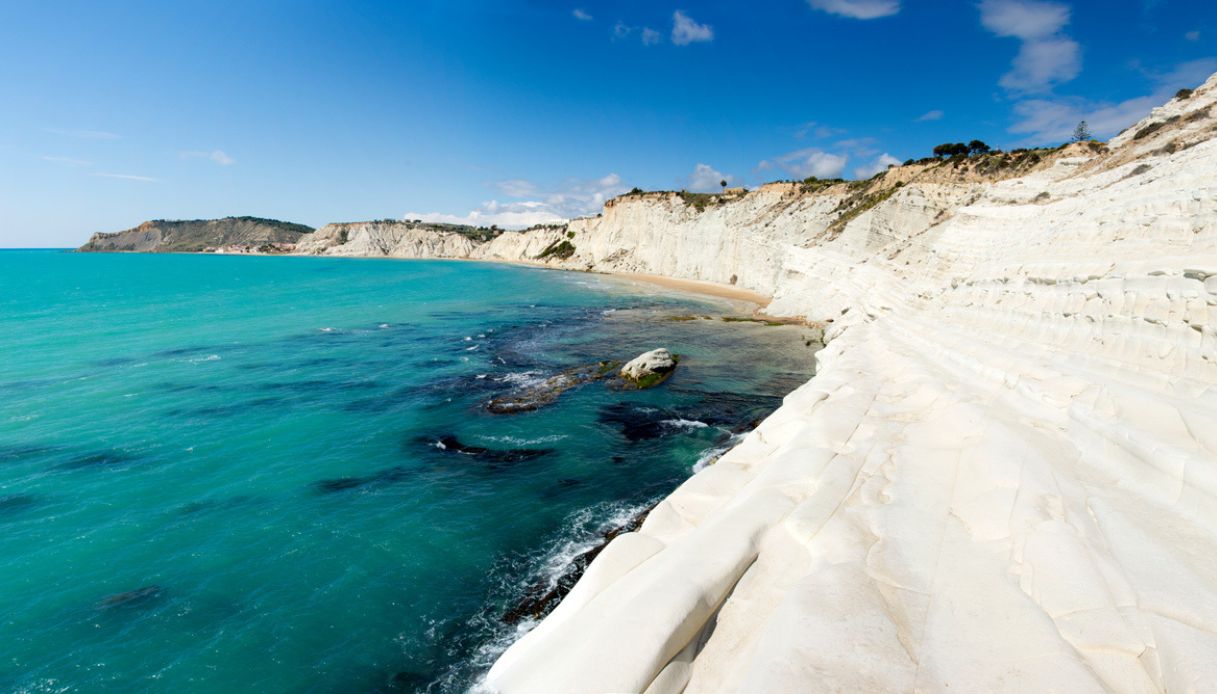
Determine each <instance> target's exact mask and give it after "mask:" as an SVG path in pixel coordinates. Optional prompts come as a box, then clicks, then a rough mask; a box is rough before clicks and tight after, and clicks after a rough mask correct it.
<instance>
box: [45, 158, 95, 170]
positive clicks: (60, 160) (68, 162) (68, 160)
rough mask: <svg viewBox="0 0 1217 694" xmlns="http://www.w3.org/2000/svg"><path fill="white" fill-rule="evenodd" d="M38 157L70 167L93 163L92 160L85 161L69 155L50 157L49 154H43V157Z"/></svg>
mask: <svg viewBox="0 0 1217 694" xmlns="http://www.w3.org/2000/svg"><path fill="white" fill-rule="evenodd" d="M40 158H41V159H42V160H43V161H49V162H51V163H52V164H62V165H63V166H72V167H76V168H81V167H85V166H92V165H93V162H91V161H85V160H84V159H73V158H71V157H50V156H43V157H40Z"/></svg>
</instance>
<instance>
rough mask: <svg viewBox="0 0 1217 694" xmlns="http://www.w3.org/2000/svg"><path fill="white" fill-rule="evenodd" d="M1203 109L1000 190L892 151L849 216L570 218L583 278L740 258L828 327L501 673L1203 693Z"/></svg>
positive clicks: (643, 206) (718, 272)
mask: <svg viewBox="0 0 1217 694" xmlns="http://www.w3.org/2000/svg"><path fill="white" fill-rule="evenodd" d="M1215 111H1217V77H1214V78H1212V79H1210V80H1209V81H1208V82H1207V83H1206V84H1205V85H1204V86H1203V87H1201V88H1200V89H1197V90H1196V92H1195V93H1194V94H1192V95H1191V96H1190V97H1189V98H1188V99H1176V100H1174V101H1172V102H1171V103H1170V104H1167V105H1166V106H1164V107H1163V108H1161V109H1157V110H1155V111H1154V113H1153V114H1151V115H1150V116H1149V117H1148V118H1147V119H1146V120H1144V121H1142V122H1141V123H1138V124H1137V125H1136V126H1133V128H1131V129H1130V130H1129V131H1128V132H1126V133H1124V134H1123V135H1121V136H1120V137H1118V138H1115V139H1114V140H1113V141H1112V143H1111V146H1110V148H1109V149H1106V150H1105V149H1104V148H1100V147H1094V148H1092V147H1089V146H1086V145H1075V146H1071V147H1070V148H1068V149H1066V150H1063V151H1061V152H1058V153H1055V154H1054V155H1052V156H1049V157H1045V158H1043V160H1042V161H1040V162H1036V163H1034V164H1033V165H1032V166H1030V167H1028V168H1029V170H1024V171H1019V172H1018V175H1015V176H998V178H1001V179H1002V180H996V181H993V180H986V179H984V178H983V177H980V176H977V175H976V172H963V173H961V174H958V176H957V177H953V176H954V175H955V173H956V172H948V171H943V170H941V167H939V168H938V169H936V170H933V171H930V172H929V174H928V175H926V176H924V177H920V178H919V177H917V176H916V175H912V176H909V175H908V174H910V173H912V174H915V172H911V171H908V170H907V169H909V167H903V168H904V169H906V170H905V171H903V172H901V173H899V174H896V175H899V176H901V177H902V179H901V180H903V182H904V185H902V186H900V187H899V188H896V187H895V182H893V181H892V180H890V179H888V177H884V178H885V179H888V180H887V185H889V186H890V188H892V189H894V190H891V191H890V194H888V190H887V189H871V190H869V191H867V192H864V193H863V194H864V195H875V196H876V197H872V198H870V201H871V202H874V201H875V200H878V202H875V203H874V204H870V205H869V206H866V207H865V209H861V210H859V211H857V212H856V213H852V214H849V215H848V219H845V221H844V222H842V221H841V220H842V215H843V214H847V213H845V212H842V207H841V203H842V202H843V201H846V200H847V199H848V196H849V195H852V194H857V193H858V192H859V191H858V190H853V191H851V190H849V189H848V188H845V187H842V188H839V189H828V190H825V191H823V192H821V193H819V194H816V195H804V194H795V193H793V191H791V192H789V193H787V192H784V189H783V188H781V187H773V186H767V187H765V188H763V189H761V190H760V191H756V192H754V193H751V194H749V195H748V196H746V197H745V198H743V199H741V200H737V201H733V202H725V203H722V204H717V205H715V206H714V207H713V208H712V209H707V211H705V212H703V213H701V214H693V213H692V212H691V211H690V210H689V209H688V208H687V206H684V205H682V204H680V203H679V202H678V201H677V200H675V199H672V198H671V197H670V196H669V197H668V198H666V199H638V200H633V199H630V198H626V199H624V200H618V201H617V202H616V203H615V204H614V205H612V206H610V207H609V208H606V210H605V212H604V214H603V215H602V216H601V217H599V218H596V219H589V220H578V221H576V222H573V223H572V224H571V227H570V228H571V230H572V231H574V232H575V236H574V238H573V239H572V243H573V244H574V245H575V247H576V251H575V253H574V254H573V255H572V256H571V257H570V258H569V259H567V260H565V261H562V263H563V264H565V265H567V266H571V267H587V268H592V269H612V270H632V271H642V272H656V273H662V274H671V275H674V276H679V277H691V278H697V279H708V280H714V281H726V280H729V278H730V276H731V275H736V276H737V279H736V281H737V283H738V284H741V285H742V286H747V287H749V288H753V289H756V290H758V291H764V292H768V293H771V294H772V295H773V296H774V301H773V303H772V304H771V305H770V306H769V307H768V309H767V311H768V312H771V313H776V314H784V315H797V316H804V317H806V318H809V319H812V320H822V321H829V320H831V321H832V323H831V324H830V327H829V331H828V337H829V338H831V341H830V342H829V344H828V346H827V347H826V348H825V349H824V350H822V351H821V352H820V354H819V355H818V361H819V365H818V368H817V375H816V376H815V378H814V379H812V380H811V381H810V382H808V383H807V384H806V385H804V386H803V387H801V388H800V389H798V390H797V391H795V392H794V393H792V394H791V395H789V396H788V397H787V398H786V401H785V404H784V405H783V407H781V408H780V409H779V410H778V411H777V412H775V413H774V414H773V415H772V416H771V417H769V418H768V419H766V420H765V421H764V422H763V423H762V424H761V425H760V426H759V427H758V429H757V430H756V431H754V432H752V433H751V434H749V435H748V436H747V437H746V439H745V440H744V442H743V443H742V444H741V445H740V446H738V447H737V448H735V449H733V450H732V451H730V452H728V453H727V454H725V455H724V456H723V457H722V458H721V459H720V460H719V461H718V462H717V463H716V464H714V465H712V466H710V467H708V468H706V469H705V470H703V471H702V472H700V473H698V474H696V475H694V476H693V477H691V478H690V479H689V480H688V481H687V482H686V483H685V484H683V485H682V486H681V487H680V488H679V489H677V490H676V491H675V492H674V493H673V494H672V495H670V496H669V497H668V498H667V499H665V500H664V501H662V502H660V504H659V505H658V506H657V507H656V508H655V509H654V510H653V511H652V512H651V513H650V515H649V516H648V517H647V519H646V521H645V522H644V523H643V525H642V527H641V528H640V529H639V530H638V531H637V532H632V533H625V534H622V535H620V536H618V537H617V538H616V539H615V540H614V541H613V542H612V543H611V544H610V545H609V546H608V547H607V548H606V549H605V550H604V551H603V553H601V554H600V555H599V557H597V559H596V560H595V562H594V563H593V564H592V565H591V567H590V568H589V570H588V571H587V573H586V574H585V575H584V577H583V578H582V580H581V581H580V582H579V583H578V585H577V586H576V587H575V589H574V590H573V591H572V592H571V593H570V594H569V596H568V597H567V598H566V599H565V601H564V602H562V604H560V605H559V606H558V607H557V609H556V610H555V611H554V612H553V613H551V614H550V615H549V616H548V617H547V618H546V619H545V620H543V621H542V622H541V623H540V625H539V626H538V627H537V628H535V629H534V630H532V631H531V632H529V633H528V634H527V635H525V636H524V637H523V638H522V639H521V640H520V641H518V642H517V643H516V644H515V645H514V646H513V647H512V648H511V649H509V650H508V651H507V652H506V653H505V654H504V655H503V656H502V657H501V658H500V659H499V661H498V663H497V664H496V665H495V667H494V669H493V670H492V671H491V673H490V675H489V677H488V681H487V682H488V686H489V687H491V688H492V689H495V690H497V691H502V692H530V693H536V692H574V691H581V692H607V691H614V692H617V691H621V692H626V691H632V692H641V691H646V692H652V693H657V692H725V691H735V692H752V691H763V692H806V691H897V692H912V691H1011V692H1013V691H1070V692H1090V691H1095V692H1099V691H1117V692H1150V691H1155V692H1156V691H1207V690H1209V689H1212V688H1213V686H1214V683H1217V636H1215V634H1217V118H1214V116H1217V113H1215ZM890 175H891V174H889V176H890ZM880 198H882V199H880ZM854 209H857V208H854Z"/></svg>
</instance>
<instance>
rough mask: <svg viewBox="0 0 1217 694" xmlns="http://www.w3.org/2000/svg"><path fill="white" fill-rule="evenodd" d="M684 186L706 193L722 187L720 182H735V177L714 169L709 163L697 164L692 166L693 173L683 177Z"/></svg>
mask: <svg viewBox="0 0 1217 694" xmlns="http://www.w3.org/2000/svg"><path fill="white" fill-rule="evenodd" d="M685 180H686V185H685V188H687V189H688V190H692V191H694V192H699V193H707V192H711V191H717V190H720V189H722V185H721V184H722V182H723V181H726V182H727V185H731V184H732V183H735V177H734V176H731V175H728V174H725V173H723V172H722V171H719V170H717V169H715V168H714V167H713V166H710V165H709V164H700V163H699V164H698V165H697V166H695V167H693V173H691V174H689V175H688V177H687V178H686V179H685Z"/></svg>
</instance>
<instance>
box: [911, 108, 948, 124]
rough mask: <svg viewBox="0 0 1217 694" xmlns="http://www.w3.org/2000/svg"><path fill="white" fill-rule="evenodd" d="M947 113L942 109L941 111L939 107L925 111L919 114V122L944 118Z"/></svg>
mask: <svg viewBox="0 0 1217 694" xmlns="http://www.w3.org/2000/svg"><path fill="white" fill-rule="evenodd" d="M945 115H946V114H945V113H943V112H942V111H939V110H938V109H934V110H933V111H926V112H925V113H923V114H921V115H920V116H918V117H917V122H918V123H927V122H929V121H932V120H942V117H943V116H945Z"/></svg>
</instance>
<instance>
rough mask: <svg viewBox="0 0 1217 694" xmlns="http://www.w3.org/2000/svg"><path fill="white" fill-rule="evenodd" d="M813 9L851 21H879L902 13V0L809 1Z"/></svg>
mask: <svg viewBox="0 0 1217 694" xmlns="http://www.w3.org/2000/svg"><path fill="white" fill-rule="evenodd" d="M807 2H808V4H809V5H811V6H812V7H813V8H815V9H817V10H820V11H822V12H827V13H829V14H835V15H840V16H842V17H849V18H851V19H878V18H880V17H890V16H892V15H894V14H896V13H897V12H899V11H900V0H807Z"/></svg>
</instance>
